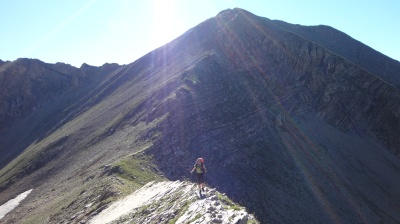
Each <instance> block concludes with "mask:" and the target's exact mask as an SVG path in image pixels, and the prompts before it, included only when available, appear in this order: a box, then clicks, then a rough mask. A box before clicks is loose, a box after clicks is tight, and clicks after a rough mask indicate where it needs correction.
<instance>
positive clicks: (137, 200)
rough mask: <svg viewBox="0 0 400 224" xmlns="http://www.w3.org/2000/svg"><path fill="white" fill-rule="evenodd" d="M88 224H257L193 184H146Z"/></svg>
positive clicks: (223, 199) (222, 198)
mask: <svg viewBox="0 0 400 224" xmlns="http://www.w3.org/2000/svg"><path fill="white" fill-rule="evenodd" d="M88 223H90V224H103V223H240V224H241V223H259V222H258V221H257V220H256V219H255V218H254V217H253V215H251V214H248V213H247V212H246V210H245V208H244V207H241V206H239V205H238V204H236V203H234V202H232V201H231V200H230V199H229V198H228V197H227V196H226V195H225V194H221V193H219V192H218V191H216V190H215V189H212V188H206V190H205V193H203V194H202V196H200V195H199V193H198V190H197V187H196V185H195V184H193V183H189V182H181V181H175V182H171V181H165V182H158V183H156V182H150V183H148V184H146V185H145V186H143V187H142V188H140V189H139V190H137V191H136V192H134V193H133V194H131V195H129V196H127V197H125V198H123V199H121V200H119V201H116V202H115V203H113V204H111V205H110V206H109V207H108V208H106V209H104V210H102V211H101V212H100V213H99V214H97V215H95V216H94V217H92V218H91V219H90V220H89V221H88Z"/></svg>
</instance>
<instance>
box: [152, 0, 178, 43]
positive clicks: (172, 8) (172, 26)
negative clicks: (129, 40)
mask: <svg viewBox="0 0 400 224" xmlns="http://www.w3.org/2000/svg"><path fill="white" fill-rule="evenodd" d="M153 5H154V7H153V9H154V11H153V24H152V39H153V43H154V44H156V45H157V46H161V45H164V44H166V43H167V42H169V41H171V40H172V39H173V38H175V36H174V34H176V31H177V27H178V26H179V21H178V19H177V18H176V14H175V13H176V4H175V2H174V1H163V0H155V1H154V2H153Z"/></svg>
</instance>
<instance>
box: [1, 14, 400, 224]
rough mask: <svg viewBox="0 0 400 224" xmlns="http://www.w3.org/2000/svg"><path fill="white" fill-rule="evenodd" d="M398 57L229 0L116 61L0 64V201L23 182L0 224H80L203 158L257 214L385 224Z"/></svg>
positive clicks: (398, 175) (393, 217) (396, 169)
mask: <svg viewBox="0 0 400 224" xmlns="http://www.w3.org/2000/svg"><path fill="white" fill-rule="evenodd" d="M374 58H376V60H373V59H374ZM383 62H384V63H385V64H382V63H383ZM399 67H400V63H399V62H397V61H394V60H392V59H390V58H388V57H386V56H384V55H382V54H380V53H378V52H376V51H374V50H372V49H370V48H369V47H367V46H365V45H363V44H362V43H359V42H357V41H356V40H353V39H352V38H350V37H349V36H347V35H345V34H343V33H341V32H340V31H336V30H334V29H333V28H329V27H325V26H316V27H304V26H300V25H292V24H287V23H285V22H281V21H274V20H269V19H267V18H262V17H258V16H255V15H253V14H251V13H250V12H247V11H245V10H242V9H237V8H236V9H228V10H224V11H222V12H220V13H219V14H218V15H217V16H216V17H214V18H210V19H208V20H206V21H204V22H203V23H201V24H199V25H198V26H196V27H194V28H192V29H190V30H188V31H187V32H186V33H185V34H183V35H182V36H180V37H178V38H177V39H175V40H173V41H172V42H170V43H168V44H166V45H165V46H162V47H160V48H158V49H156V50H154V51H152V52H150V53H148V54H147V55H145V56H143V57H142V58H140V59H138V60H137V61H135V62H133V63H131V64H128V65H121V66H120V65H116V64H105V65H103V66H101V67H93V66H89V65H83V66H82V67H81V68H74V67H72V66H69V65H66V64H60V63H58V64H47V63H44V62H40V61H38V60H32V59H19V60H17V61H14V62H3V63H2V64H1V67H0V85H1V87H2V90H0V91H1V94H0V99H1V105H2V107H1V109H0V114H1V118H0V121H1V125H2V126H1V127H2V129H1V132H0V146H1V150H0V153H1V157H0V158H2V160H1V163H2V164H1V167H3V168H2V169H1V170H0V204H2V203H4V202H6V201H8V200H9V199H11V198H14V197H16V196H17V195H18V194H20V193H22V192H24V191H26V190H29V189H34V190H33V191H32V193H30V195H29V196H28V197H27V198H26V199H25V201H24V203H22V204H21V205H20V206H19V207H17V208H16V209H15V210H14V211H13V212H11V213H9V214H7V215H6V216H5V217H4V218H3V219H2V220H1V221H4V222H17V223H80V222H83V221H84V220H88V219H90V218H92V217H96V215H97V214H100V213H101V212H102V211H104V210H105V209H106V208H107V207H109V206H110V205H111V203H112V202H113V201H116V200H117V199H118V198H121V197H125V196H127V195H130V194H131V193H132V192H135V191H136V190H138V189H141V187H142V186H143V185H145V184H146V183H148V182H150V181H161V180H165V179H169V180H183V179H186V180H187V179H189V180H193V179H192V178H193V177H192V176H190V174H189V170H190V169H191V168H192V166H193V162H194V160H195V158H197V157H204V158H205V161H206V166H207V169H208V173H207V175H206V181H207V184H208V185H210V186H213V187H215V188H217V189H218V191H221V192H225V193H226V194H227V196H229V197H230V198H232V200H234V201H237V202H239V203H240V204H242V205H243V206H245V207H246V208H247V210H248V212H250V213H253V214H254V215H255V217H256V218H257V219H258V220H260V221H261V222H262V223H267V222H268V223H295V222H296V223H379V222H382V223H398V222H400V213H399V212H398V208H399V207H400V160H399V153H400V146H399V145H400V140H399V138H398V133H400V125H399V124H400V91H399V89H398V84H399V82H398V80H399V78H398V73H397V71H398V68H399ZM3 87H4V88H6V87H7V89H4V91H3ZM136 192H141V190H138V191H136ZM171 194H172V193H171ZM166 198H168V199H165V200H169V202H170V203H167V204H169V205H171V203H174V200H175V199H173V198H174V197H172V195H171V197H166ZM141 211H145V212H150V213H151V212H157V211H158V210H148V209H145V208H144V207H143V210H141ZM135 212H138V211H135ZM135 212H134V214H136V213H135ZM132 214H133V213H132ZM151 217H158V216H157V215H154V214H152V215H151ZM197 218H199V217H197ZM121 222H122V221H121ZM160 222H161V223H167V222H168V220H166V219H165V220H164V221H162V220H161V221H160Z"/></svg>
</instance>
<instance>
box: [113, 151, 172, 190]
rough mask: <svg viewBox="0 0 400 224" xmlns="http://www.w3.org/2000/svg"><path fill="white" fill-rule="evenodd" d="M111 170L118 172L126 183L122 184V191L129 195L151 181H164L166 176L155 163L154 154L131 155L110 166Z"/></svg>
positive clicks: (118, 175) (119, 176)
mask: <svg viewBox="0 0 400 224" xmlns="http://www.w3.org/2000/svg"><path fill="white" fill-rule="evenodd" d="M110 172H111V173H113V174H116V176H117V177H118V178H120V179H121V180H122V181H123V183H124V184H122V185H120V186H119V188H120V191H121V193H122V194H123V195H127V194H130V193H132V192H133V191H135V190H137V189H138V188H140V187H142V186H143V185H145V184H146V183H148V182H151V181H157V182H158V181H164V180H166V178H164V177H163V176H162V174H161V172H160V171H159V169H158V167H157V165H156V164H155V162H154V160H153V157H152V156H147V155H141V154H134V155H130V156H128V157H126V158H124V159H122V160H120V161H118V162H117V163H115V164H114V165H112V167H111V168H110Z"/></svg>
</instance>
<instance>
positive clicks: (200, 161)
mask: <svg viewBox="0 0 400 224" xmlns="http://www.w3.org/2000/svg"><path fill="white" fill-rule="evenodd" d="M196 163H197V164H202V163H204V160H203V159H202V158H198V159H197V160H196Z"/></svg>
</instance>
